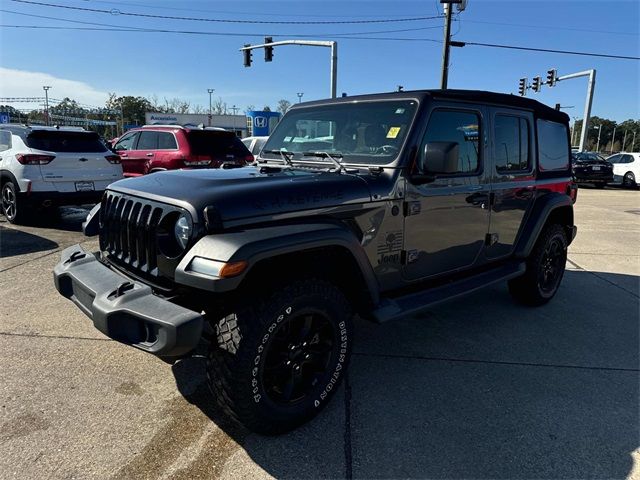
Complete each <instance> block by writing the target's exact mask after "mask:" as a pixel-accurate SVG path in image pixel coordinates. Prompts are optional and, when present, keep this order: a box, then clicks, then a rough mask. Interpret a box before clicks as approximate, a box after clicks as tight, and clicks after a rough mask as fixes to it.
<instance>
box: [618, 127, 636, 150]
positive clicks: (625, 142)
mask: <svg viewBox="0 0 640 480" xmlns="http://www.w3.org/2000/svg"><path fill="white" fill-rule="evenodd" d="M626 144H627V130H625V131H624V139H623V140H622V148H621V149H620V151H621V152H624V146H625V145H626ZM631 150H633V148H632V149H631Z"/></svg>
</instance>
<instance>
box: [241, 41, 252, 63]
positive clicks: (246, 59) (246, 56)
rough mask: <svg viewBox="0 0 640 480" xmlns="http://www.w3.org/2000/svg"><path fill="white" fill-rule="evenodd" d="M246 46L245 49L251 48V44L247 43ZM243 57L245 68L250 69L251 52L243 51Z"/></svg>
mask: <svg viewBox="0 0 640 480" xmlns="http://www.w3.org/2000/svg"><path fill="white" fill-rule="evenodd" d="M244 46H245V48H247V47H250V46H251V44H250V43H245V44H244ZM242 57H243V58H244V66H245V67H250V66H251V50H242Z"/></svg>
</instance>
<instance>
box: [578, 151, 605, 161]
mask: <svg viewBox="0 0 640 480" xmlns="http://www.w3.org/2000/svg"><path fill="white" fill-rule="evenodd" d="M573 158H574V160H576V161H577V162H593V161H602V162H604V157H601V156H600V155H598V154H597V153H585V152H579V153H574V154H573Z"/></svg>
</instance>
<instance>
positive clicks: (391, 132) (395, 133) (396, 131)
mask: <svg viewBox="0 0 640 480" xmlns="http://www.w3.org/2000/svg"><path fill="white" fill-rule="evenodd" d="M400 128H401V127H390V128H389V131H388V132H387V138H396V137H397V136H398V134H399V133H400Z"/></svg>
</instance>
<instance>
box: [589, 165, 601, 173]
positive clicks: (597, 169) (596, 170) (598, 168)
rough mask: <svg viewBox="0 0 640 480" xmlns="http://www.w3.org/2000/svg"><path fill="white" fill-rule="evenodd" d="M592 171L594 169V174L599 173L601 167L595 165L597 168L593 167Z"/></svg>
mask: <svg viewBox="0 0 640 480" xmlns="http://www.w3.org/2000/svg"><path fill="white" fill-rule="evenodd" d="M591 169H592V170H593V171H594V172H599V171H600V166H599V165H595V166H593V167H591Z"/></svg>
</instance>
